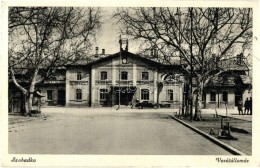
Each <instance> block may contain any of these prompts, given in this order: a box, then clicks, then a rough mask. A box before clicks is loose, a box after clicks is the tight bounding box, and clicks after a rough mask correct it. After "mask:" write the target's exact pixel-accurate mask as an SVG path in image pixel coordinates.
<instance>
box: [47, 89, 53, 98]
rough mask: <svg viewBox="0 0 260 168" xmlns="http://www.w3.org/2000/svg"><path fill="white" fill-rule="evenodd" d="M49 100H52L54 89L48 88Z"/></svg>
mask: <svg viewBox="0 0 260 168" xmlns="http://www.w3.org/2000/svg"><path fill="white" fill-rule="evenodd" d="M47 100H52V90H47Z"/></svg>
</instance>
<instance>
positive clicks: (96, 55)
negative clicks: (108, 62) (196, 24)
mask: <svg viewBox="0 0 260 168" xmlns="http://www.w3.org/2000/svg"><path fill="white" fill-rule="evenodd" d="M95 57H98V47H96V54H95Z"/></svg>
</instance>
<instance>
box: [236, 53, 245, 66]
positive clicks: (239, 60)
mask: <svg viewBox="0 0 260 168" xmlns="http://www.w3.org/2000/svg"><path fill="white" fill-rule="evenodd" d="M243 57H244V55H243V53H240V54H238V55H237V63H238V64H241V63H242V61H243Z"/></svg>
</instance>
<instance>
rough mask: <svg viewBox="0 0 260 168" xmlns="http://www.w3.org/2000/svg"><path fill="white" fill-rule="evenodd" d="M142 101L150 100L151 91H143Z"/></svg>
mask: <svg viewBox="0 0 260 168" xmlns="http://www.w3.org/2000/svg"><path fill="white" fill-rule="evenodd" d="M141 100H149V90H148V89H141Z"/></svg>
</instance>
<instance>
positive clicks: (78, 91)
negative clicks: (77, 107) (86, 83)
mask: <svg viewBox="0 0 260 168" xmlns="http://www.w3.org/2000/svg"><path fill="white" fill-rule="evenodd" d="M76 100H82V90H81V89H76Z"/></svg>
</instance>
